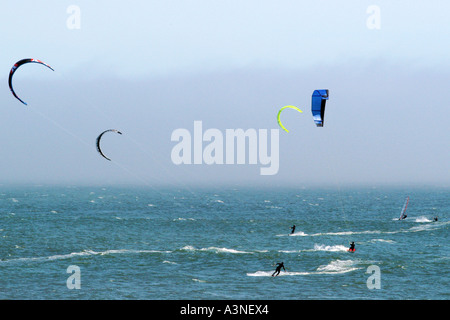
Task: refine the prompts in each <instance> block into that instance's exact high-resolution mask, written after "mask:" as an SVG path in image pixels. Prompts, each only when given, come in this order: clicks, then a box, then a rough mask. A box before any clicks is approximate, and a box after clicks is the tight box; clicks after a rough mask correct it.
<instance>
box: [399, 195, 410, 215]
mask: <svg viewBox="0 0 450 320" xmlns="http://www.w3.org/2000/svg"><path fill="white" fill-rule="evenodd" d="M408 203H409V196H408V197H407V198H406V200H405V203H404V204H403V208H402V212H401V214H400V218H399V219H398V220H402V219H405V218H406V208H407V207H408Z"/></svg>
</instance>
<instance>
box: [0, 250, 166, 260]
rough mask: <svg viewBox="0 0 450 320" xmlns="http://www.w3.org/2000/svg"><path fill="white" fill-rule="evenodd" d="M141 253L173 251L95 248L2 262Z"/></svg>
mask: <svg viewBox="0 0 450 320" xmlns="http://www.w3.org/2000/svg"><path fill="white" fill-rule="evenodd" d="M139 253H171V251H160V250H130V249H117V250H116V249H111V250H105V251H93V250H84V251H80V252H72V253H68V254H57V255H52V256H48V257H24V258H15V259H9V260H3V261H0V263H11V262H44V261H53V260H64V259H71V258H74V257H82V256H95V255H99V256H104V255H109V254H139Z"/></svg>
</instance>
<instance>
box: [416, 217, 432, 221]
mask: <svg viewBox="0 0 450 320" xmlns="http://www.w3.org/2000/svg"><path fill="white" fill-rule="evenodd" d="M415 221H416V222H432V221H431V220H430V219H428V218H427V217H417V218H416V220H415Z"/></svg>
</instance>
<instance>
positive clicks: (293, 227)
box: [291, 224, 295, 234]
mask: <svg viewBox="0 0 450 320" xmlns="http://www.w3.org/2000/svg"><path fill="white" fill-rule="evenodd" d="M291 229H292V232H291V234H293V233H294V231H295V224H294V225H293V226H292V227H291Z"/></svg>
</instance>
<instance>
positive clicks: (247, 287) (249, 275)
mask: <svg viewBox="0 0 450 320" xmlns="http://www.w3.org/2000/svg"><path fill="white" fill-rule="evenodd" d="M407 196H409V197H410V201H409V206H408V210H407V213H408V217H407V218H406V219H405V220H402V221H399V220H398V217H399V215H400V211H401V208H402V206H403V202H404V200H405V198H406V197H407ZM449 213H450V189H448V188H425V187H424V188H406V187H405V188H400V187H399V188H387V187H385V188H383V187H377V188H342V189H333V188H283V189H279V188H276V189H275V188H274V189H271V188H249V187H242V188H240V187H223V188H195V189H176V188H172V189H170V188H147V187H109V186H108V187H87V186H83V187H76V186H67V187H62V186H54V187H49V186H29V187H19V186H0V299H46V300H48V299H58V300H60V299H70V300H74V299H83V300H84V299H145V300H148V299H151V300H185V299H189V300H216V299H217V300H228V299H243V300H260V299H261V300H272V299H274V300H304V299H399V300H405V299H433V300H435V299H437V300H447V299H449V298H450V281H449V274H450V268H449V256H450V250H449V233H448V228H449ZM436 216H437V217H438V221H433V218H434V217H436ZM293 225H295V226H296V229H295V232H294V233H293V234H290V233H291V227H292V226H293ZM352 241H354V242H355V244H356V252H354V253H351V252H347V248H348V247H349V243H350V242H352ZM279 262H284V266H285V268H286V270H281V273H280V274H279V276H277V277H272V276H271V275H272V273H273V271H274V270H275V265H276V263H279Z"/></svg>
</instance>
